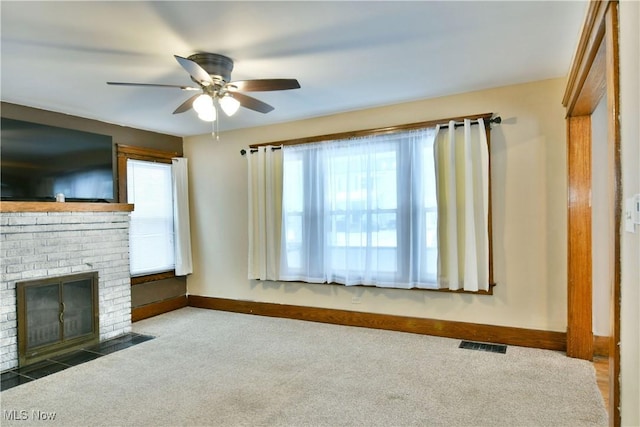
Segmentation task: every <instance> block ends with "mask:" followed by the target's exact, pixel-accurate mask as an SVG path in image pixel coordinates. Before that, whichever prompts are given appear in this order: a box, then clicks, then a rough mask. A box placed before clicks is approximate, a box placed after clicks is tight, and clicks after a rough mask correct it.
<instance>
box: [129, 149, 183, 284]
mask: <svg viewBox="0 0 640 427" xmlns="http://www.w3.org/2000/svg"><path fill="white" fill-rule="evenodd" d="M127 198H128V202H129V203H133V204H134V210H133V212H132V213H131V225H130V230H129V245H130V253H131V255H130V263H131V274H132V275H144V274H152V273H158V272H163V271H169V270H173V269H174V268H175V254H174V241H173V200H172V184H171V165H170V164H166V163H154V162H145V161H141V160H131V159H128V160H127Z"/></svg>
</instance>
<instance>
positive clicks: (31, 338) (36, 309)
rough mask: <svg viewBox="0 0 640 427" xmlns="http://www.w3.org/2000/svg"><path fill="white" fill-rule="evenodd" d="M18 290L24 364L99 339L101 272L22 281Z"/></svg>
mask: <svg viewBox="0 0 640 427" xmlns="http://www.w3.org/2000/svg"><path fill="white" fill-rule="evenodd" d="M17 289H18V348H19V359H20V364H21V365H26V364H29V363H32V362H36V361H38V360H42V359H44V358H46V357H51V356H53V355H54V354H59V353H62V352H65V351H68V350H70V349H72V348H75V347H78V346H81V345H86V344H87V343H89V342H93V341H97V340H98V338H99V328H98V274H97V273H95V272H92V273H82V274H76V275H73V276H64V277H57V278H47V279H43V280H33V281H29V282H20V283H18V284H17Z"/></svg>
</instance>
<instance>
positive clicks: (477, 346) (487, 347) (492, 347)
mask: <svg viewBox="0 0 640 427" xmlns="http://www.w3.org/2000/svg"><path fill="white" fill-rule="evenodd" d="M458 348H466V349H469V350H480V351H488V352H490V353H502V354H505V353H506V352H507V346H506V345H502V344H485V343H481V342H473V341H462V342H460V345H459V346H458Z"/></svg>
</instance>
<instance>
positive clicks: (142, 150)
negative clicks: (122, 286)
mask: <svg viewBox="0 0 640 427" xmlns="http://www.w3.org/2000/svg"><path fill="white" fill-rule="evenodd" d="M116 153H117V154H116V155H117V169H118V202H119V203H128V202H127V196H128V194H127V160H129V159H131V160H141V161H145V162H154V163H166V164H171V159H172V158H174V157H178V153H177V152H175V151H162V150H156V149H153V148H146V147H134V146H131V145H124V144H116ZM134 209H135V205H134ZM173 277H176V271H175V269H173V270H167V271H162V272H159V273H152V274H146V275H142V276H132V277H131V285H132V286H134V285H139V284H142V283H148V282H154V281H156V280H163V279H170V278H173Z"/></svg>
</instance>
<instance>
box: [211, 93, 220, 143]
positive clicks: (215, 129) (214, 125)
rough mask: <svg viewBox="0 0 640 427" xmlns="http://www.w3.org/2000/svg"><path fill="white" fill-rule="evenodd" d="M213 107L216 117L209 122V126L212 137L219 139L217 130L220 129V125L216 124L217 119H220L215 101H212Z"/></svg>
mask: <svg viewBox="0 0 640 427" xmlns="http://www.w3.org/2000/svg"><path fill="white" fill-rule="evenodd" d="M213 108H215V110H216V119H215V120H214V121H213V122H212V123H211V128H212V132H211V136H212V137H214V138H215V139H216V141H220V133H219V132H218V130H219V129H220V127H219V126H218V121H219V120H220V114H219V111H218V103H217V102H214V103H213Z"/></svg>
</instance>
